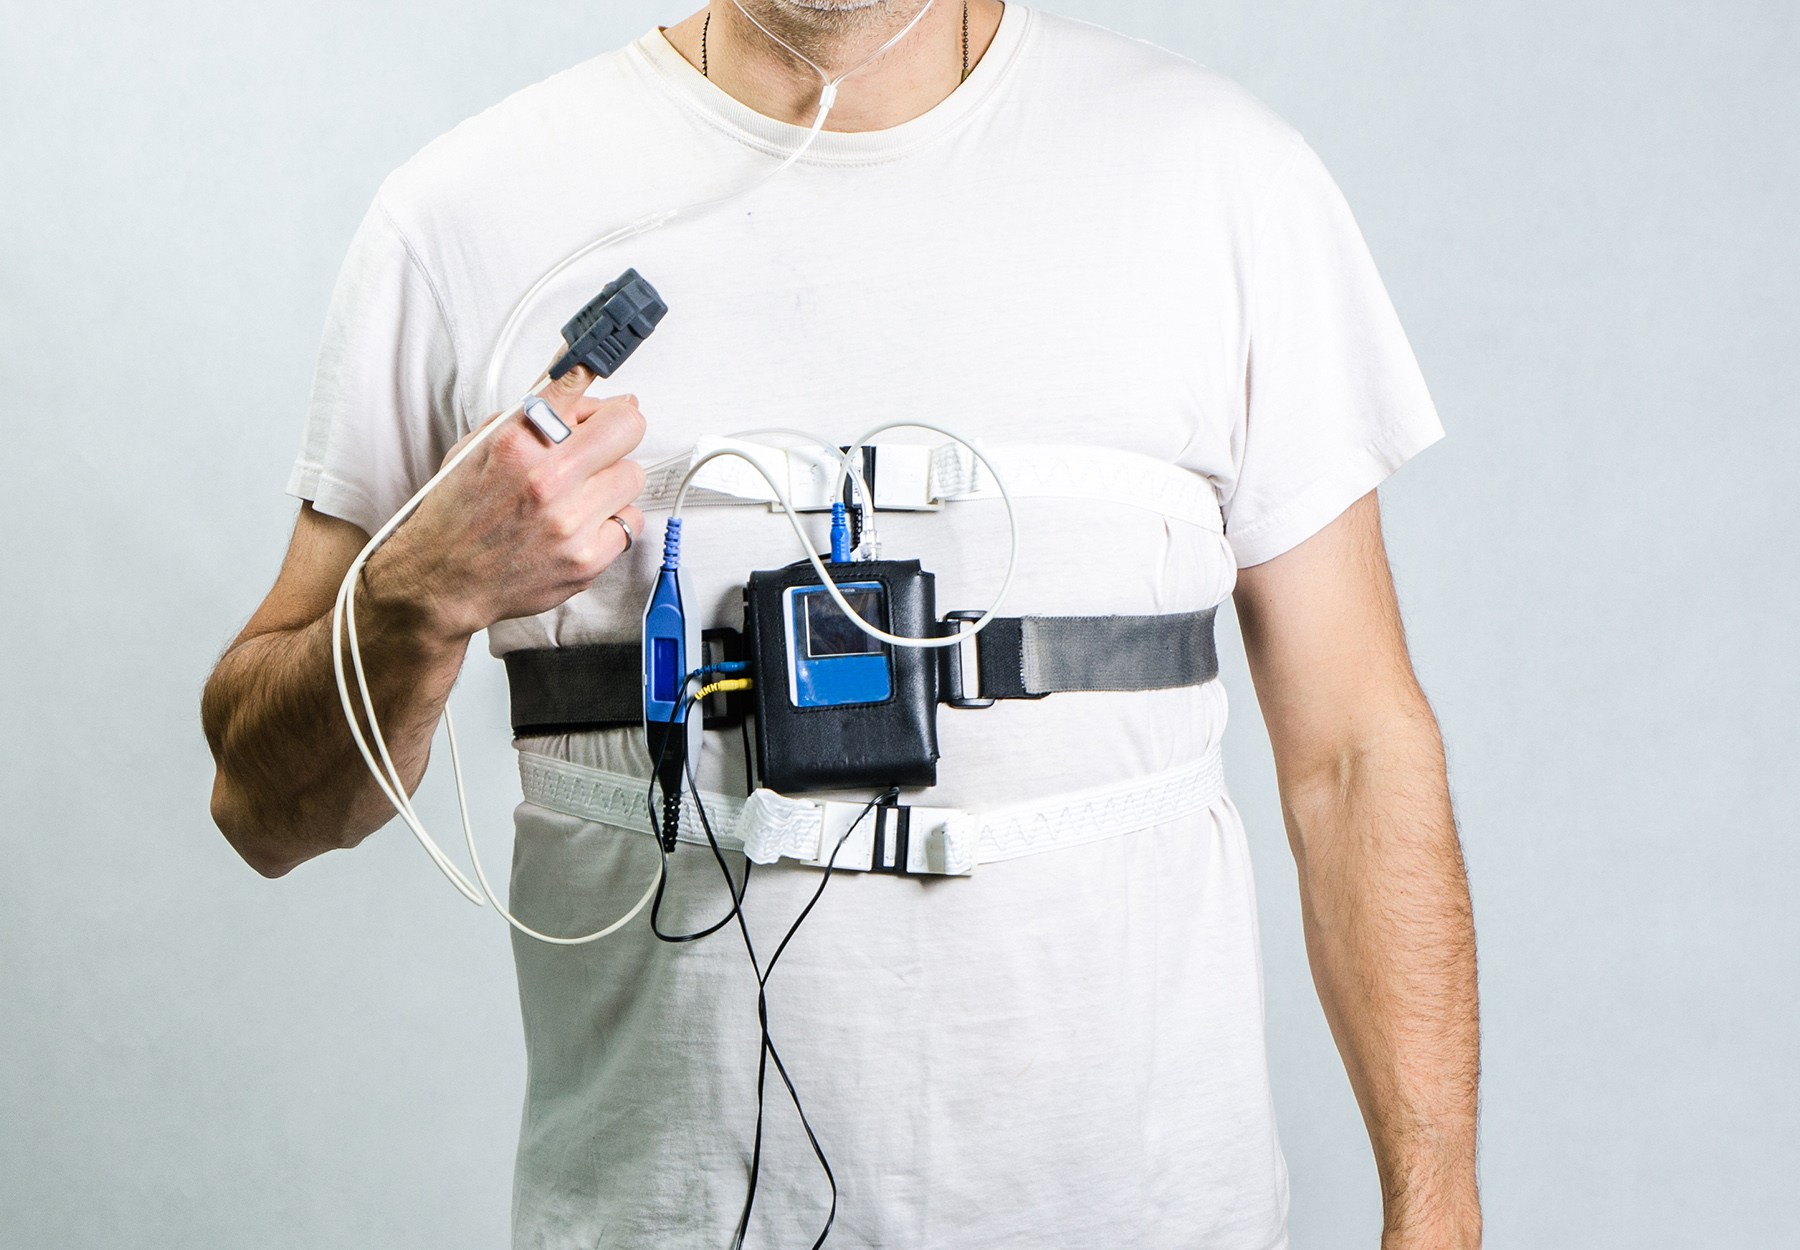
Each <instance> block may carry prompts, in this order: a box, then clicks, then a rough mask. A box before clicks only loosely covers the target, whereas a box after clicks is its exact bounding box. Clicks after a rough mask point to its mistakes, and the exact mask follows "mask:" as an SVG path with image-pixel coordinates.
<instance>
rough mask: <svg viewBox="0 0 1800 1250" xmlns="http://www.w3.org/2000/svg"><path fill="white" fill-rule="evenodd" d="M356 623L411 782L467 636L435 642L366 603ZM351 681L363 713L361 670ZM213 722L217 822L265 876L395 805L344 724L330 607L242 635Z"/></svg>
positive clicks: (211, 703)
mask: <svg viewBox="0 0 1800 1250" xmlns="http://www.w3.org/2000/svg"><path fill="white" fill-rule="evenodd" d="M357 625H358V634H359V638H360V640H361V644H362V654H363V663H364V668H365V671H366V672H367V674H368V678H369V683H370V694H371V697H372V699H373V701H374V704H375V710H376V714H377V715H378V716H379V717H380V719H381V727H382V733H383V735H384V736H385V737H386V739H387V743H388V747H389V750H390V751H391V752H392V754H393V758H394V763H395V764H396V765H397V766H398V767H399V769H400V772H401V775H402V776H403V777H404V778H405V780H406V784H407V789H408V790H409V791H410V790H411V789H412V788H413V787H415V786H417V784H418V781H419V778H420V777H421V776H422V775H423V773H424V771H425V764H426V761H427V758H428V756H429V754H430V748H431V736H432V733H433V731H434V730H435V728H436V726H437V721H438V717H439V716H440V715H441V714H442V712H443V708H444V703H445V701H446V700H447V699H448V698H449V695H450V689H451V687H452V686H453V685H454V684H455V682H456V675H457V672H458V671H459V670H460V668H461V666H462V660H463V654H464V652H465V650H466V649H467V640H466V639H465V640H462V641H460V642H458V641H446V640H440V639H431V638H430V637H429V636H428V635H427V634H425V633H424V632H423V631H422V630H420V629H417V628H415V627H414V624H413V623H412V622H411V621H409V620H408V619H407V617H406V615H405V614H404V613H397V612H394V611H391V610H383V609H382V608H381V607H379V606H374V607H373V609H372V610H369V609H364V610H359V612H358V616H357ZM350 680H351V683H352V684H351V695H352V698H353V699H356V700H357V703H358V709H357V710H358V713H359V720H361V708H360V692H359V690H358V688H357V686H356V685H355V674H354V672H351V673H350ZM202 720H203V722H204V724H205V728H206V736H207V741H208V742H209V744H210V745H211V746H212V750H213V756H214V759H215V760H216V761H217V764H218V772H217V776H216V779H215V781H214V785H213V801H212V807H213V819H214V820H215V821H216V822H217V824H218V825H219V828H220V829H221V830H223V831H224V833H225V835H226V837H227V838H228V839H229V840H230V841H231V844H232V845H233V846H234V847H235V848H236V849H237V851H238V853H239V854H241V855H242V856H243V857H244V859H245V860H246V861H248V862H249V863H250V864H251V866H252V867H254V868H256V870H257V871H259V872H261V873H263V874H264V875H266V876H280V875H281V874H282V873H285V872H287V871H288V870H289V869H291V868H293V867H294V866H295V865H297V864H300V863H302V862H303V861H305V860H308V859H311V858H313V857H314V856H316V855H320V854H323V853H324V852H326V851H328V850H332V849H335V848H338V847H344V846H353V845H355V844H356V843H357V842H360V841H361V840H362V839H363V838H365V837H367V836H368V835H369V834H370V833H372V832H373V831H374V830H376V829H378V828H380V827H381V826H382V825H384V824H386V823H387V821H388V820H389V819H390V818H391V817H392V816H393V814H394V809H393V806H392V805H391V804H390V803H389V802H388V800H387V798H386V797H385V796H383V794H382V793H381V791H380V789H379V788H378V787H377V786H376V784H375V781H374V778H373V777H372V776H370V774H369V771H368V768H367V767H366V765H365V764H364V762H363V758H362V755H361V753H360V752H359V751H358V750H357V747H356V744H355V742H354V741H353V740H352V738H351V736H350V731H349V728H348V727H347V726H346V725H345V723H344V713H343V708H342V705H341V703H340V701H339V698H338V691H337V684H336V681H335V679H334V677H333V674H332V661H331V618H330V615H329V614H327V615H325V616H323V617H321V618H320V619H318V620H315V621H313V622H311V623H310V624H307V625H303V626H298V627H295V628H292V629H281V630H273V631H270V632H267V633H262V634H257V635H255V636H252V637H247V638H243V639H240V640H239V641H238V642H237V643H236V644H235V645H234V646H233V647H232V649H231V650H230V651H229V652H228V653H227V654H226V655H225V657H224V658H223V659H222V660H221V661H220V662H219V666H218V668H217V669H216V670H215V671H214V673H213V677H212V680H211V681H210V682H208V683H207V688H206V693H205V696H204V698H203V700H202ZM363 724H364V731H365V732H367V724H366V721H364V722H363Z"/></svg>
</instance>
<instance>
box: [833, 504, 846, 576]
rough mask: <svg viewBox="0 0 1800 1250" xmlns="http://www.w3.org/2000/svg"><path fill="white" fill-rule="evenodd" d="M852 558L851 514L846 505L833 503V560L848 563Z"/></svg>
mask: <svg viewBox="0 0 1800 1250" xmlns="http://www.w3.org/2000/svg"><path fill="white" fill-rule="evenodd" d="M849 560H850V516H849V514H848V512H846V511H845V508H844V505H843V504H842V503H841V502H839V503H834V504H832V505H831V562H832V563H833V564H847V563H849Z"/></svg>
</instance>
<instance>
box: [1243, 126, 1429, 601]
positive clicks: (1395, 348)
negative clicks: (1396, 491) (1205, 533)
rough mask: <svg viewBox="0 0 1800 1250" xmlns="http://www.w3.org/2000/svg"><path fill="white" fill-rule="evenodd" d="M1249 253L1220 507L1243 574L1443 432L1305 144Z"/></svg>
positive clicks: (1344, 210) (1344, 213) (1329, 184)
mask: <svg viewBox="0 0 1800 1250" xmlns="http://www.w3.org/2000/svg"><path fill="white" fill-rule="evenodd" d="M1252 249H1253V250H1252V255H1251V258H1250V267H1249V282H1248V305H1249V307H1248V324H1249V340H1250V348H1249V365H1248V374H1247V377H1246V380H1245V395H1246V400H1245V404H1244V408H1243V417H1242V424H1241V427H1240V428H1239V429H1238V430H1237V431H1235V432H1234V437H1233V440H1232V441H1233V446H1232V458H1233V461H1234V465H1233V468H1234V470H1235V472H1234V480H1233V482H1232V483H1231V489H1230V491H1229V493H1228V494H1227V495H1226V496H1225V498H1224V500H1223V505H1224V512H1225V518H1226V527H1227V528H1226V533H1227V537H1228V538H1229V539H1230V541H1231V546H1232V550H1233V552H1234V553H1235V554H1236V556H1237V562H1238V565H1239V567H1241V568H1247V567H1249V566H1250V565H1253V564H1261V563H1262V562H1263V561H1265V560H1271V559H1273V558H1275V557H1276V556H1278V555H1280V554H1281V553H1282V552H1284V551H1287V550H1289V549H1291V548H1293V547H1296V546H1298V545H1299V544H1300V543H1301V542H1303V541H1305V540H1306V539H1307V538H1310V537H1311V536H1312V535H1314V534H1316V533H1318V532H1319V531H1320V530H1321V529H1323V528H1325V526H1326V525H1328V524H1330V523H1331V522H1332V521H1333V520H1335V519H1336V518H1337V517H1338V516H1339V515H1341V514H1342V513H1343V511H1344V509H1346V508H1348V507H1349V506H1350V505H1351V504H1352V503H1354V502H1356V500H1358V499H1360V498H1362V496H1364V495H1366V494H1367V493H1368V492H1369V491H1371V490H1373V489H1374V488H1375V487H1376V486H1377V485H1379V484H1380V483H1381V482H1382V481H1383V480H1384V479H1385V478H1386V477H1387V476H1388V475H1389V474H1390V473H1392V472H1393V471H1394V470H1395V469H1397V468H1399V467H1400V466H1401V465H1402V464H1404V463H1405V462H1406V461H1407V460H1409V459H1411V458H1412V457H1413V456H1414V455H1416V454H1417V453H1418V452H1420V451H1421V450H1423V449H1424V448H1426V447H1428V446H1430V445H1431V444H1432V443H1434V442H1436V441H1437V440H1438V439H1439V438H1442V437H1443V434H1444V429H1443V426H1442V425H1440V424H1439V423H1438V417H1437V411H1436V409H1435V408H1434V407H1433V405H1432V402H1431V395H1430V393H1429V392H1428V391H1427V390H1426V387H1425V379H1424V378H1423V376H1421V374H1420V372H1419V366H1418V362H1417V361H1416V360H1415V359H1414V358H1413V353H1412V349H1411V347H1409V346H1408V344H1407V341H1406V334H1405V332H1404V331H1403V330H1402V329H1401V328H1400V319H1399V317H1398V316H1397V315H1396V314H1395V312H1394V306H1393V303H1392V301H1390V300H1389V299H1388V295H1387V290H1386V288H1385V287H1383V286H1382V283H1381V276H1380V275H1379V274H1378V273H1376V272H1375V262H1374V260H1373V259H1372V258H1371V257H1370V255H1369V249H1368V246H1367V245H1366V244H1365V243H1364V242H1363V237H1362V233H1361V231H1359V230H1358V229H1357V227H1356V221H1355V219H1354V218H1353V217H1352V216H1351V214H1350V207H1349V205H1348V204H1346V203H1345V202H1344V197H1343V195H1342V193H1340V192H1339V190H1338V188H1337V185H1336V183H1334V182H1333V181H1332V179H1331V175H1330V174H1328V173H1327V172H1326V170H1325V166H1324V164H1323V163H1322V162H1320V160H1319V158H1318V157H1317V156H1316V155H1315V154H1314V153H1313V151H1312V150H1311V149H1310V148H1308V147H1306V146H1305V145H1303V144H1302V145H1299V146H1298V148H1297V150H1296V151H1295V153H1294V156H1293V157H1292V159H1291V160H1290V161H1289V163H1288V166H1287V168H1286V169H1285V171H1284V172H1283V173H1282V174H1281V175H1280V176H1279V177H1278V178H1277V181H1276V184H1275V185H1274V187H1273V188H1272V189H1271V192H1270V199H1269V200H1268V202H1267V203H1266V206H1265V207H1264V209H1263V212H1262V216H1261V218H1260V220H1259V221H1258V223H1257V226H1256V233H1255V235H1254V238H1253V242H1252Z"/></svg>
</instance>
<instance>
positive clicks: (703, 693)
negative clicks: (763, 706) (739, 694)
mask: <svg viewBox="0 0 1800 1250" xmlns="http://www.w3.org/2000/svg"><path fill="white" fill-rule="evenodd" d="M748 689H750V679H749V678H748V677H727V678H726V679H725V680H724V681H715V682H713V683H712V684H711V685H710V686H702V687H700V693H699V694H697V695H695V696H694V702H695V703H698V702H700V700H702V699H704V698H707V697H708V696H710V695H715V694H728V693H730V692H731V691H733V690H748Z"/></svg>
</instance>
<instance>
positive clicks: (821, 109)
mask: <svg viewBox="0 0 1800 1250" xmlns="http://www.w3.org/2000/svg"><path fill="white" fill-rule="evenodd" d="M732 3H733V4H734V5H736V7H737V10H738V12H739V13H742V14H743V15H744V18H745V20H747V21H748V22H749V23H750V24H751V25H752V26H754V27H756V29H758V30H760V31H761V32H762V33H763V34H764V35H766V36H768V37H769V39H771V40H772V41H773V42H775V43H776V44H778V45H779V46H781V47H782V48H784V49H786V50H787V51H788V52H789V53H791V54H792V55H793V56H795V57H796V58H798V59H799V60H800V61H802V62H804V63H805V64H806V65H807V66H808V67H809V68H811V70H812V71H813V73H815V74H817V75H818V76H819V83H820V87H819V103H818V108H817V110H816V111H815V113H814V114H813V121H812V126H811V128H810V129H809V130H808V131H807V132H806V138H805V139H804V140H802V141H801V143H800V145H799V146H798V147H796V148H795V149H794V150H793V151H791V152H789V153H788V154H787V157H786V158H785V159H784V160H783V161H782V162H781V163H780V164H779V165H777V166H775V168H773V169H771V170H769V172H768V173H766V174H762V175H761V176H759V177H758V178H757V179H756V180H755V181H753V182H751V183H748V184H747V185H745V186H742V187H739V188H737V189H736V190H733V191H730V192H727V193H726V194H724V195H720V196H715V197H713V198H712V199H709V200H701V201H699V202H698V203H695V204H688V205H685V206H683V207H680V208H670V209H664V210H663V211H661V212H654V213H645V214H644V215H643V216H642V217H639V218H637V219H636V220H635V221H633V222H631V223H630V224H629V225H625V226H621V227H619V228H618V229H617V230H613V231H611V232H610V233H607V234H604V235H601V236H600V237H599V238H598V239H595V240H594V241H593V242H592V243H589V244H586V245H585V246H583V247H580V248H578V249H576V250H575V251H574V252H572V253H570V254H569V255H568V256H567V257H565V258H564V259H562V260H561V261H558V262H557V263H556V264H555V265H554V266H552V267H551V268H550V270H549V272H547V273H545V274H544V276H543V277H541V278H539V279H538V280H537V281H536V282H534V283H532V284H531V288H530V289H529V290H528V291H526V292H525V294H524V295H523V296H522V297H521V298H520V299H519V302H518V303H517V304H515V305H513V310H512V312H511V313H510V314H508V316H507V318H506V321H505V323H504V324H502V325H501V327H500V334H499V336H498V337H497V338H496V339H495V340H494V350H493V351H492V352H491V353H490V354H489V356H488V367H487V374H486V380H485V382H484V385H483V387H482V393H481V394H482V411H484V412H492V411H494V410H495V409H496V408H498V407H499V406H500V396H501V393H502V391H501V382H502V376H501V375H502V373H503V371H504V370H505V368H506V361H507V358H508V357H509V356H511V355H512V351H513V347H514V346H515V344H516V343H517V340H518V337H519V331H520V328H521V327H522V326H523V324H524V321H525V318H526V317H527V316H528V315H529V314H530V312H531V310H532V309H533V308H535V307H536V306H537V302H538V300H539V299H540V298H541V297H542V295H543V294H544V292H545V290H546V289H548V288H549V286H550V285H551V283H553V282H555V281H556V280H557V279H558V278H560V277H561V276H562V275H563V274H565V273H567V272H568V271H569V270H570V269H572V268H574V267H575V266H576V265H578V264H580V263H581V262H582V261H584V260H586V259H587V258H588V257H590V256H592V255H594V254H595V253H596V252H602V251H605V250H606V249H607V248H610V247H613V246H614V245H616V244H619V243H623V242H624V241H625V240H627V239H630V238H635V237H636V236H638V235H640V234H648V233H649V232H650V231H652V230H657V229H660V228H661V227H663V226H666V225H667V224H668V223H670V222H671V221H674V220H676V219H677V218H686V219H690V220H691V219H693V218H697V217H702V216H704V215H706V214H707V213H708V212H711V211H712V210H713V209H715V208H718V207H720V206H721V205H724V204H729V203H730V202H732V201H733V200H736V199H737V198H739V197H740V196H744V195H748V194H749V193H750V192H752V191H754V190H756V188H758V187H760V186H762V185H763V183H765V182H768V181H769V180H770V179H771V178H774V177H776V176H777V175H778V174H780V173H781V172H782V171H783V170H785V169H787V168H788V167H789V166H790V165H792V164H793V163H794V162H795V161H797V160H799V159H800V158H801V157H802V156H804V155H806V153H807V151H808V150H810V149H811V147H812V145H813V144H814V142H816V141H817V140H818V137H819V133H820V132H821V131H822V130H824V129H825V119H826V118H827V117H829V116H830V115H831V108H832V106H833V105H834V104H836V103H837V92H838V85H839V84H840V83H842V82H843V81H844V80H845V79H846V78H848V77H850V75H852V74H854V73H856V72H857V71H859V70H861V69H863V68H864V67H865V66H867V65H868V64H869V63H870V62H872V61H874V60H875V59H876V58H877V57H879V56H881V55H882V53H884V52H886V51H888V50H889V49H890V48H892V47H893V46H894V45H895V44H897V43H899V42H900V41H901V40H902V39H904V38H906V36H907V35H909V34H910V33H912V29H913V27H915V26H917V25H918V24H919V22H920V21H921V20H922V19H923V18H924V16H925V14H926V13H928V12H930V10H931V6H932V5H933V4H934V3H936V0H925V4H924V5H923V6H921V7H920V9H919V11H918V12H917V13H916V14H914V15H913V19H912V20H911V21H910V22H908V23H907V24H906V25H905V26H904V27H903V28H902V29H901V30H900V32H899V33H898V34H896V35H895V36H894V37H893V38H891V39H889V40H888V41H887V42H886V43H884V44H882V45H881V46H880V47H878V48H876V49H875V51H873V52H871V53H869V55H867V56H865V57H864V58H863V59H862V60H860V61H858V62H857V63H856V64H855V65H852V66H851V67H850V68H849V69H847V70H845V71H844V72H843V73H841V74H839V75H838V76H837V77H836V78H833V77H831V75H829V74H827V73H826V72H825V71H824V70H823V69H821V68H820V67H819V66H818V65H817V64H815V63H814V62H813V61H812V60H810V59H809V58H808V57H807V56H806V55H805V54H804V53H802V52H801V51H800V50H799V49H797V48H795V47H794V46H793V45H792V44H790V43H788V42H787V41H786V40H785V39H783V38H781V36H779V35H777V34H775V32H774V31H772V30H770V29H769V28H768V27H766V26H764V25H763V24H762V23H761V22H759V21H757V20H756V19H755V18H754V17H752V16H750V12H749V10H747V9H745V8H744V6H743V5H742V4H741V3H739V2H738V0H732Z"/></svg>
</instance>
